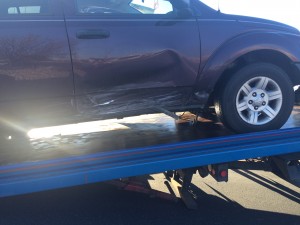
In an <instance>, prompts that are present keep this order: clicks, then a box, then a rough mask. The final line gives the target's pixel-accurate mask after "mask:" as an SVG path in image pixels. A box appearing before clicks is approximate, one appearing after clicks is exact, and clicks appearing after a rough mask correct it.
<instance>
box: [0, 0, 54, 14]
mask: <svg viewBox="0 0 300 225" xmlns="http://www.w3.org/2000/svg"><path fill="white" fill-rule="evenodd" d="M49 13H50V12H49V0H1V3H0V14H1V15H4V16H5V15H26V14H49Z"/></svg>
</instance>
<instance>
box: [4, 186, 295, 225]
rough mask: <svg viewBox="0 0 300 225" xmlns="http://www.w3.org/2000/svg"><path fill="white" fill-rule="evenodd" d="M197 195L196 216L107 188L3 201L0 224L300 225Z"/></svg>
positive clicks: (181, 207) (179, 206) (198, 192)
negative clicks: (197, 206)
mask: <svg viewBox="0 0 300 225" xmlns="http://www.w3.org/2000/svg"><path fill="white" fill-rule="evenodd" d="M211 188H212V187H211ZM192 190H193V194H194V197H195V198H196V200H197V202H198V205H199V208H198V210H195V211H191V210H188V209H186V208H185V206H184V205H183V203H181V202H178V203H174V202H170V201H167V200H162V199H158V198H150V197H148V196H146V195H143V194H139V193H133V192H124V191H120V190H117V189H115V188H112V187H111V186H110V185H107V184H103V183H102V184H93V185H88V186H85V187H75V188H69V189H61V190H57V191H49V192H42V193H36V194H33V195H24V196H17V197H10V198H3V199H1V201H0V224H1V225H11V224H13V225H18V224H20V225H21V224H22V225H24V224H31V225H34V224H47V225H52V224H55V225H60V224H62V225H69V224H70V225H77V224H80V225H88V224H101V225H106V224H107V225H108V224H112V225H127V224H128V225H133V224H137V225H148V224H149V225H160V224H161V225H166V224H170V225H177V224H178V225H193V224H195V225H196V224H197V225H199V224H201V225H208V224H210V225H235V224H237V225H253V224H257V225H268V224H270V225H277V224H278V225H283V224H284V225H299V221H300V217H298V216H293V215H287V214H280V213H272V212H267V211H260V210H253V209H247V208H244V207H242V206H241V205H239V204H238V203H237V202H234V201H232V200H230V199H228V198H227V197H226V196H224V195H222V194H221V193H219V192H218V194H220V195H221V196H222V198H219V197H217V196H213V195H208V194H206V193H205V192H203V191H202V190H200V189H199V188H197V187H196V186H192ZM214 191H216V192H217V190H214Z"/></svg>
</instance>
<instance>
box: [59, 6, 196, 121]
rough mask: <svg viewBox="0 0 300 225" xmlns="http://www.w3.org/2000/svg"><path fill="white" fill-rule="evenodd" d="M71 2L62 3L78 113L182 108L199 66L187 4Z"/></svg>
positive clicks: (194, 34)
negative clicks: (63, 4)
mask: <svg viewBox="0 0 300 225" xmlns="http://www.w3.org/2000/svg"><path fill="white" fill-rule="evenodd" d="M73 1H74V2H73ZM73 1H69V0H65V12H66V24H67V30H68V35H69V40H70V46H71V54H72V60H73V66H74V68H73V69H74V75H75V93H76V96H77V100H78V108H79V110H80V111H81V112H84V113H88V114H94V115H96V114H98V115H102V116H103V115H111V114H121V115H124V114H126V112H129V111H130V112H132V111H141V110H142V111H143V110H145V109H148V110H151V109H154V108H157V107H162V108H167V109H172V108H178V107H181V106H184V103H185V101H186V100H187V98H188V96H189V94H190V91H191V88H192V86H193V84H194V82H195V80H196V77H197V73H198V68H199V63H200V41H199V33H198V28H197V22H196V19H195V18H194V17H193V16H192V13H191V11H190V10H189V8H188V4H187V3H184V2H183V1H182V0H175V1H174V0H173V1H165V0H73ZM72 2H73V4H71V3H72Z"/></svg>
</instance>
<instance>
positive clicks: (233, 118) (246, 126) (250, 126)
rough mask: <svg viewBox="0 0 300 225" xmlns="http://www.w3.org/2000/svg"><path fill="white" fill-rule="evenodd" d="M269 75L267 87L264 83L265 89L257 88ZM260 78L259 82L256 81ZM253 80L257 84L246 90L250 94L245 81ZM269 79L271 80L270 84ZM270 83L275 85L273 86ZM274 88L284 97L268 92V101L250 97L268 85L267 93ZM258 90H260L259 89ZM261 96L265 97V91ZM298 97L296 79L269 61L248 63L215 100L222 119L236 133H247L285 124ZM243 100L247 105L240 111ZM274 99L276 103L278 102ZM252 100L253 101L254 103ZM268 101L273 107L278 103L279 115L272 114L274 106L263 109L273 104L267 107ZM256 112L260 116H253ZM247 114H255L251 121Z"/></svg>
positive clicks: (228, 82)
mask: <svg viewBox="0 0 300 225" xmlns="http://www.w3.org/2000/svg"><path fill="white" fill-rule="evenodd" d="M265 78H267V80H268V81H267V82H266V83H267V86H264V85H263V86H261V87H262V89H258V88H257V87H259V84H258V83H259V81H260V80H263V79H265ZM256 79H257V83H256V84H255V82H256ZM269 80H270V81H269ZM251 82H253V83H254V85H253V86H254V87H251V89H250V90H251V92H250V91H248V89H247V90H246V91H247V92H248V93H247V94H246V92H244V91H243V90H244V89H243V90H242V87H245V86H244V85H245V84H249V85H250V86H251V85H252V83H251ZM269 82H271V83H270V84H269ZM263 83H264V82H263ZM269 85H272V86H271V88H270V87H269ZM247 87H249V86H247ZM273 87H274V89H275V88H277V89H276V91H277V92H278V91H281V93H280V95H281V97H276V99H275V100H273V99H271V98H273V96H271V94H270V96H269V95H268V94H266V95H267V97H266V98H268V101H267V103H266V101H264V99H262V98H261V97H259V99H258V98H255V103H253V101H251V100H249V99H251V98H252V96H256V93H258V94H259V93H261V92H259V91H260V90H261V91H264V88H265V89H266V90H265V93H271V90H270V92H268V88H269V89H272V88H273ZM255 90H258V91H257V92H255ZM254 92H255V93H254ZM273 93H274V92H273ZM242 94H244V95H245V96H244V97H243V98H241V95H242ZM259 95H260V96H264V94H259ZM238 96H239V97H238ZM253 98H254V97H253ZM269 98H270V101H269ZM294 98H295V95H294V91H293V85H292V82H291V81H290V79H289V77H288V75H287V74H286V73H285V72H284V71H283V70H282V69H281V68H279V67H277V66H275V65H273V64H269V63H255V64H250V65H247V66H245V67H243V68H242V69H240V70H239V71H237V72H236V73H235V74H233V76H231V77H230V78H229V79H228V81H227V82H226V84H225V85H223V87H222V88H220V90H219V91H218V93H217V98H216V99H215V110H216V114H217V116H218V117H219V119H220V120H221V122H223V124H224V125H225V126H226V127H228V128H229V129H231V130H233V131H235V132H238V133H247V132H258V131H265V130H274V129H279V128H280V127H282V126H283V125H284V123H285V122H286V121H287V120H288V118H289V116H290V114H291V111H292V109H293V105H294ZM239 101H242V103H243V104H244V105H245V106H244V107H243V108H246V109H242V108H241V110H239V111H238V109H237V108H238V107H237V106H238V103H239ZM274 101H276V102H275V103H274ZM251 102H252V104H251V105H250V103H251ZM263 104H264V105H263ZM266 104H269V105H270V107H273V106H272V105H271V104H273V105H275V106H276V113H277V114H276V113H273V114H274V115H271V116H269V115H268V114H267V112H268V109H269V108H270V107H269V108H268V109H266V108H263V107H268V106H269V105H267V106H265V105H266ZM241 105H242V104H241ZM254 106H255V107H254ZM247 107H248V108H247ZM251 107H253V108H251ZM254 108H255V109H254ZM257 108H259V109H258V110H261V109H263V111H257V110H256V109H257ZM274 108H275V107H274ZM242 110H244V111H242ZM274 112H275V111H274ZM254 113H255V115H256V116H252V117H251V116H250V115H253V114H254ZM247 116H249V117H251V118H249V121H246V118H247ZM254 117H256V119H255V120H253V121H254V122H253V123H252V122H251V119H253V118H254ZM268 117H269V118H268ZM272 117H273V118H272ZM260 118H263V119H264V120H262V119H261V121H263V122H261V124H259V121H260ZM268 120H270V121H268Z"/></svg>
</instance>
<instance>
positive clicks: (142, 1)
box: [77, 0, 173, 14]
mask: <svg viewBox="0 0 300 225" xmlns="http://www.w3.org/2000/svg"><path fill="white" fill-rule="evenodd" d="M77 12H78V13H80V14H90V13H97V14H167V13H170V12H173V6H172V4H171V3H170V1H168V0H77Z"/></svg>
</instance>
